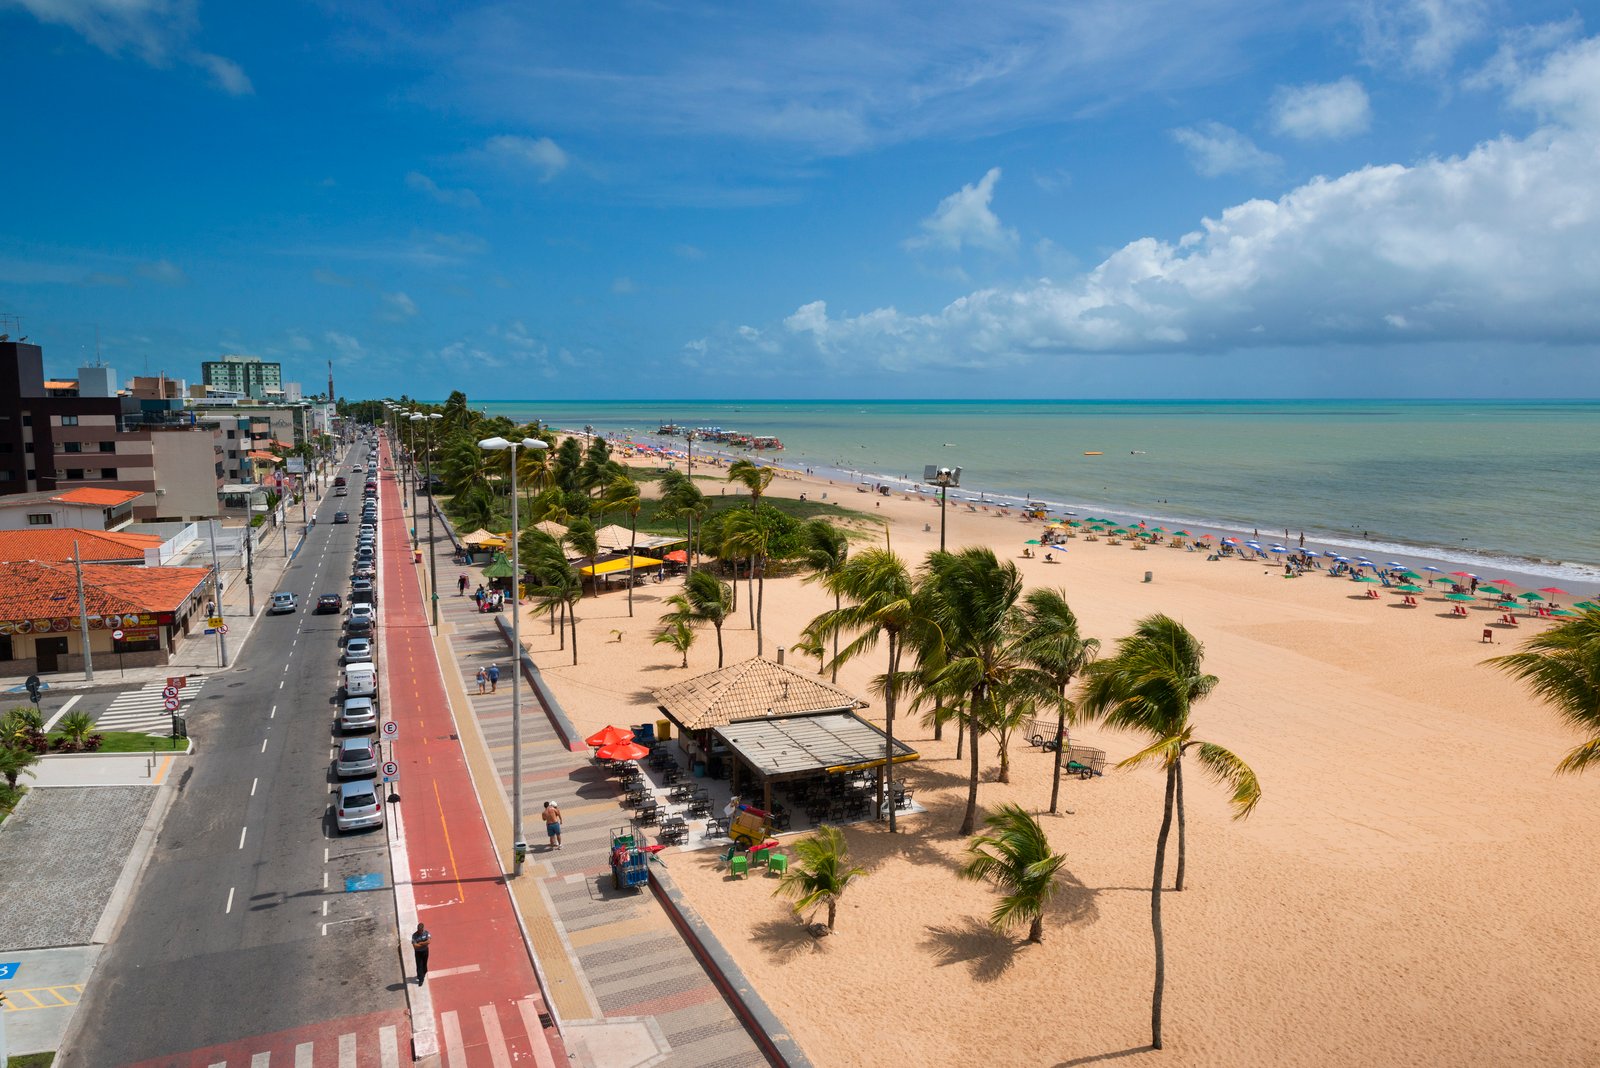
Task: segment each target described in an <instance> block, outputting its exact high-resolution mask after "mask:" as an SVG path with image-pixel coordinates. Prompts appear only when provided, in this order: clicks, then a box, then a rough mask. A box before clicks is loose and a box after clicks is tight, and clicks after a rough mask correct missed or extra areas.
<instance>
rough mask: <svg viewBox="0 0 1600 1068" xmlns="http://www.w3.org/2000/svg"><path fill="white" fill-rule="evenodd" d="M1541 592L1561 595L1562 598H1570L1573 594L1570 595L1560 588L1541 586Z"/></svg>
mask: <svg viewBox="0 0 1600 1068" xmlns="http://www.w3.org/2000/svg"><path fill="white" fill-rule="evenodd" d="M1539 592H1540V593H1553V594H1559V595H1560V596H1562V597H1570V596H1571V594H1569V593H1568V592H1567V591H1566V590H1564V589H1562V588H1561V587H1560V586H1540V587H1539Z"/></svg>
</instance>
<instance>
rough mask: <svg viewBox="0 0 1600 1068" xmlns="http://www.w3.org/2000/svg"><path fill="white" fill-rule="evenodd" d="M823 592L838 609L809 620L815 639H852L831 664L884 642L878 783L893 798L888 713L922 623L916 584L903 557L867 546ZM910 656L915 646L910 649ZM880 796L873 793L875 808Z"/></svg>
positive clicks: (891, 814) (891, 828)
mask: <svg viewBox="0 0 1600 1068" xmlns="http://www.w3.org/2000/svg"><path fill="white" fill-rule="evenodd" d="M824 585H825V588H826V589H827V590H828V592H829V593H832V594H833V595H834V597H835V598H836V600H837V601H840V602H843V607H840V608H835V609H834V610H833V611H831V612H824V613H822V614H821V615H819V616H818V617H817V618H816V619H814V620H812V621H811V623H810V624H809V628H808V629H810V630H812V631H813V632H815V634H816V635H817V636H818V637H819V638H824V637H827V638H831V637H832V636H833V635H835V634H840V633H844V634H853V635H855V637H854V638H853V639H851V640H850V642H849V643H848V644H846V645H845V647H844V648H843V649H842V650H840V651H839V653H838V655H836V656H835V657H834V658H833V664H834V665H835V666H837V665H839V664H842V663H848V662H849V661H851V660H854V659H855V658H856V657H858V656H860V655H862V654H863V653H867V652H870V651H872V650H873V649H874V648H876V647H877V644H878V639H879V638H882V639H883V640H884V644H885V645H886V646H887V649H888V654H889V659H888V670H887V671H886V672H885V673H884V675H883V677H882V690H883V723H884V740H883V760H884V779H883V781H884V787H885V789H886V790H888V791H889V796H893V787H894V754H895V750H894V716H895V705H896V699H897V698H898V696H899V695H900V693H901V691H902V690H903V689H904V687H905V686H906V685H907V683H908V681H909V680H907V679H906V678H904V677H903V674H902V672H901V663H900V661H901V658H902V657H903V656H904V654H905V650H906V645H907V642H906V640H905V639H906V638H907V637H908V636H909V635H912V634H914V633H915V632H916V631H918V630H919V629H920V628H921V626H922V625H923V622H924V620H923V615H922V609H921V606H920V603H919V601H918V599H917V597H916V584H915V583H914V582H913V581H912V578H911V572H910V571H909V570H907V568H906V565H905V561H903V560H901V559H900V557H898V556H896V555H895V554H894V553H892V552H890V551H889V550H887V549H867V550H866V551H864V552H862V553H860V554H858V555H856V556H852V557H851V558H850V559H849V560H848V561H846V562H845V565H844V566H843V567H841V568H840V569H839V570H838V572H837V573H836V574H834V575H833V576H832V577H830V578H829V579H828V580H827V581H826V583H825V584H824ZM913 655H915V649H914V648H913ZM883 802H884V798H883V797H881V796H880V797H879V798H878V803H879V807H880V810H881V808H882V807H884V806H883ZM887 807H888V810H889V832H890V833H891V834H893V833H894V832H895V830H896V826H895V807H894V805H893V804H889V805H888V806H887Z"/></svg>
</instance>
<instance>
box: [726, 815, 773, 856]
mask: <svg viewBox="0 0 1600 1068" xmlns="http://www.w3.org/2000/svg"><path fill="white" fill-rule="evenodd" d="M771 836H772V813H770V812H767V811H766V810H764V809H759V808H756V807H754V806H753V805H740V806H739V808H738V810H737V811H735V812H734V814H733V819H732V820H731V821H730V822H729V824H728V837H729V838H732V839H733V841H734V844H735V845H737V846H740V847H742V848H744V849H749V848H751V847H752V846H754V845H756V844H757V843H758V842H764V841H766V840H767V839H768V838H770V837H771Z"/></svg>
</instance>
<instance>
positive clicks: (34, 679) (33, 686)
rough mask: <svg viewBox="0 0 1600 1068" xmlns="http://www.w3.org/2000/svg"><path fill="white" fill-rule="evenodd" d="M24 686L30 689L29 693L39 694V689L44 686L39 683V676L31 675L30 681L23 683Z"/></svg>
mask: <svg viewBox="0 0 1600 1068" xmlns="http://www.w3.org/2000/svg"><path fill="white" fill-rule="evenodd" d="M23 685H24V686H26V687H27V688H28V692H29V693H38V692H39V687H40V685H42V684H41V683H40V682H39V676H37V675H29V676H28V681H27V682H25V683H23Z"/></svg>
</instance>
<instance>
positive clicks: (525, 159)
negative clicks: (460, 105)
mask: <svg viewBox="0 0 1600 1068" xmlns="http://www.w3.org/2000/svg"><path fill="white" fill-rule="evenodd" d="M484 147H485V148H487V149H488V151H489V154H490V155H492V156H497V157H499V158H501V159H506V160H510V161H512V162H514V163H516V164H519V165H520V166H524V167H529V168H532V170H533V171H534V172H535V173H537V174H538V175H539V180H540V181H541V182H548V181H552V180H553V179H554V178H555V177H556V175H558V174H560V173H561V172H562V171H564V170H566V169H567V164H568V163H570V162H571V160H570V159H569V158H568V156H567V154H566V153H565V152H564V151H562V149H561V146H560V145H558V144H556V143H555V142H554V141H552V140H550V138H548V137H518V136H516V135H514V134H501V135H499V136H498V137H491V138H489V140H488V141H487V142H486V143H485V145H484Z"/></svg>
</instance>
